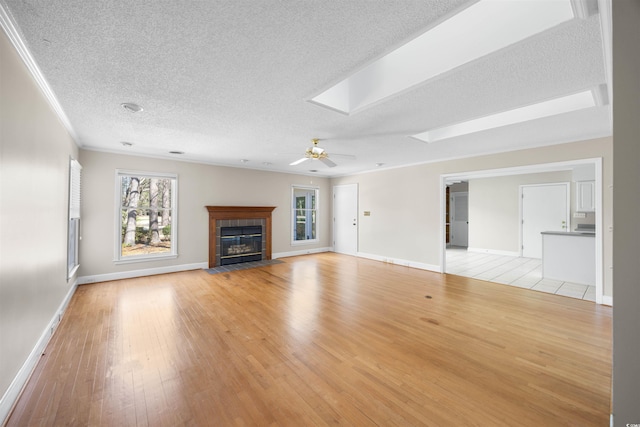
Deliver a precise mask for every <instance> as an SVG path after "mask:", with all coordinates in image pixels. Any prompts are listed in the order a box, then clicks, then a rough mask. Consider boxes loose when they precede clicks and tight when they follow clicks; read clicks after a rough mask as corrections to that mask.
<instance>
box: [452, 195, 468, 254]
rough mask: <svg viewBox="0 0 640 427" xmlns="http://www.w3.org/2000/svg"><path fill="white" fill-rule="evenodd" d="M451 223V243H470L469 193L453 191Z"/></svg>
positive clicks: (463, 244)
mask: <svg viewBox="0 0 640 427" xmlns="http://www.w3.org/2000/svg"><path fill="white" fill-rule="evenodd" d="M450 202H451V207H450V213H449V214H450V224H451V229H450V232H451V236H450V238H449V243H450V244H451V245H452V246H463V247H465V248H466V247H467V246H468V245H469V193H467V192H456V193H451V201H450Z"/></svg>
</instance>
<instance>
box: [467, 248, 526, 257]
mask: <svg viewBox="0 0 640 427" xmlns="http://www.w3.org/2000/svg"><path fill="white" fill-rule="evenodd" d="M467 252H477V253H481V254H491V255H505V256H515V257H519V256H520V252H517V251H516V252H514V251H501V250H498V249H485V248H467Z"/></svg>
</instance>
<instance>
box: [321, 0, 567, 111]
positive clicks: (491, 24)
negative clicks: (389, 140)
mask: <svg viewBox="0 0 640 427" xmlns="http://www.w3.org/2000/svg"><path fill="white" fill-rule="evenodd" d="M574 17H575V14H574V11H573V7H572V5H571V1H570V0H546V1H531V0H512V1H504V0H480V1H478V2H477V3H474V4H473V5H471V6H469V7H468V8H466V9H465V10H463V11H462V12H460V13H458V14H456V15H454V16H452V17H451V18H449V19H447V20H446V21H444V22H442V23H441V24H440V25H437V26H435V27H433V28H431V29H430V30H429V31H427V32H426V33H424V34H422V35H421V36H419V37H417V38H415V39H413V40H412V41H410V42H408V43H407V44H405V45H403V46H401V47H400V48H398V49H396V50H395V51H393V52H391V53H389V54H387V55H385V56H383V57H382V58H380V59H378V60H377V61H375V62H373V63H371V64H369V65H368V66H366V67H365V68H363V69H361V70H359V71H358V72H356V73H355V74H353V75H351V76H350V77H348V78H346V79H345V80H343V81H341V82H340V83H338V84H336V85H335V86H333V87H331V88H329V89H328V90H326V91H324V92H322V93H321V94H319V95H317V96H316V97H314V98H312V99H311V100H310V101H311V102H313V103H316V104H319V105H322V106H325V107H328V108H331V109H333V110H337V111H339V112H342V113H346V114H353V113H354V112H357V111H358V110H360V109H363V108H365V107H367V106H369V105H372V104H375V103H376V102H379V101H381V100H383V99H385V98H387V97H389V96H392V95H395V94H398V93H400V92H402V91H404V90H406V89H409V88H410V87H413V86H415V85H417V84H420V83H422V82H424V81H426V80H429V79H431V78H433V77H435V76H438V75H440V74H443V73H445V72H447V71H450V70H452V69H454V68H456V67H459V66H461V65H463V64H465V63H467V62H470V61H473V60H475V59H478V58H480V57H483V56H485V55H488V54H490V53H492V52H495V51H497V50H500V49H502V48H505V47H507V46H509V45H512V44H514V43H517V42H519V41H522V40H524V39H526V38H528V37H531V36H533V35H535V34H538V33H541V32H543V31H545V30H548V29H550V28H552V27H554V26H556V25H558V24H561V23H562V22H565V21H568V20H570V19H573V18H574Z"/></svg>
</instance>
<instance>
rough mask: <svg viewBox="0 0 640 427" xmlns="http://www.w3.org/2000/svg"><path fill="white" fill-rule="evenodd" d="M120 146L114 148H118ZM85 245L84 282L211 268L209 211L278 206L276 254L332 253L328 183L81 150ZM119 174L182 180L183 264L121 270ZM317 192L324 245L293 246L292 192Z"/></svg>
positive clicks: (275, 213)
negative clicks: (295, 188) (300, 188)
mask: <svg viewBox="0 0 640 427" xmlns="http://www.w3.org/2000/svg"><path fill="white" fill-rule="evenodd" d="M114 143H115V142H114ZM80 163H82V166H83V167H84V171H83V177H82V186H83V191H82V197H83V199H82V223H83V224H82V242H81V245H80V272H79V275H80V276H95V275H101V274H109V273H118V272H127V271H132V270H144V269H153V268H160V267H167V266H179V265H189V264H195V263H206V262H207V261H208V259H209V255H208V254H209V252H208V251H209V249H208V248H209V246H208V239H209V234H208V224H209V222H208V221H209V216H208V213H207V210H206V208H205V206H207V205H223V206H227V205H239V206H243V205H244V206H249V205H251V206H276V209H275V210H274V211H273V241H272V244H273V247H272V250H273V253H274V254H277V253H288V252H296V251H307V250H312V249H316V248H323V247H330V246H331V244H330V237H329V236H330V231H331V230H330V229H329V226H328V224H329V223H330V222H329V216H330V212H331V211H330V206H331V204H330V197H331V193H330V191H331V190H330V187H329V180H328V179H327V178H320V177H310V176H304V175H294V174H285V173H275V172H268V171H256V170H250V169H241V168H230V167H222V166H211V165H204V164H197V163H189V162H181V161H171V160H161V159H153V158H147V157H137V156H126V155H119V154H111V153H103V152H97V151H88V150H81V152H80ZM116 169H127V170H138V171H148V172H165V173H175V174H177V175H178V258H176V259H169V260H158V261H147V262H139V263H131V264H120V265H116V264H114V262H113V258H114V251H115V245H116V242H115V238H116V237H115V218H116V217H115V215H116V200H115V187H114V185H115V171H116ZM292 185H307V186H317V187H319V189H320V196H319V201H320V203H319V206H320V211H319V221H320V224H319V229H318V232H319V242H318V243H315V244H310V245H291V225H290V219H291V211H290V208H289V207H290V206H291V186H292Z"/></svg>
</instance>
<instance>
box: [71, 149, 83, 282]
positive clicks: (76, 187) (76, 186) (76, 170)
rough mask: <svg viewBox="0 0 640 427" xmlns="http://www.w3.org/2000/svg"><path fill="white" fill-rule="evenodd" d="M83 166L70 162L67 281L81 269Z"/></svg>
mask: <svg viewBox="0 0 640 427" xmlns="http://www.w3.org/2000/svg"><path fill="white" fill-rule="evenodd" d="M81 172H82V166H81V165H80V163H78V161H77V160H74V159H71V160H70V161H69V224H68V230H67V232H68V236H67V280H68V279H70V278H71V277H72V276H73V275H74V274H75V272H76V270H78V267H80V261H79V259H78V246H79V243H80V188H81V186H80V178H81Z"/></svg>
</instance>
